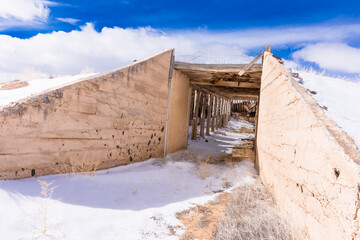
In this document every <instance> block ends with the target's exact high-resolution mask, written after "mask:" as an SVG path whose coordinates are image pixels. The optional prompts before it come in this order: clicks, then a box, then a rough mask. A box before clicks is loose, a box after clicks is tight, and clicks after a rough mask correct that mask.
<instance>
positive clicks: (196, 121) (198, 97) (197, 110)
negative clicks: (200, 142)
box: [191, 90, 201, 140]
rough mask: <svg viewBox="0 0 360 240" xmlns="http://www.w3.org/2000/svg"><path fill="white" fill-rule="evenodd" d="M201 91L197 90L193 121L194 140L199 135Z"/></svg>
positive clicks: (192, 135) (192, 136)
mask: <svg viewBox="0 0 360 240" xmlns="http://www.w3.org/2000/svg"><path fill="white" fill-rule="evenodd" d="M200 95H201V94H200V92H199V91H197V90H195V99H194V104H195V106H194V109H195V112H194V118H193V122H192V134H191V139H192V140H196V136H197V124H198V116H199V105H200Z"/></svg>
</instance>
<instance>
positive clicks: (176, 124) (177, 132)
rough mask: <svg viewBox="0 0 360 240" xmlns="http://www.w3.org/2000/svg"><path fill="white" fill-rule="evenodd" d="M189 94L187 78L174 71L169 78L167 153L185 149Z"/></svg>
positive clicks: (187, 130) (187, 129)
mask: <svg viewBox="0 0 360 240" xmlns="http://www.w3.org/2000/svg"><path fill="white" fill-rule="evenodd" d="M190 94H191V93H190V82H189V78H188V77H187V76H185V75H184V74H182V73H181V72H180V71H177V70H175V69H174V70H173V74H172V78H171V93H170V96H171V97H170V114H169V128H168V129H169V130H168V131H169V132H168V143H167V153H173V152H176V151H178V150H181V149H184V148H186V147H187V139H188V132H189V111H190V99H189V97H190Z"/></svg>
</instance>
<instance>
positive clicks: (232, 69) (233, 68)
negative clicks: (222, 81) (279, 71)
mask: <svg viewBox="0 0 360 240" xmlns="http://www.w3.org/2000/svg"><path fill="white" fill-rule="evenodd" d="M247 65H248V64H195V63H186V62H178V61H175V63H174V68H175V69H177V70H180V71H181V70H184V71H204V72H224V73H238V72H239V71H241V70H242V69H244V68H245V67H246V66H247ZM251 67H252V69H251V70H254V71H262V64H252V65H251V66H250V67H249V69H250V68H251ZM249 69H248V70H249Z"/></svg>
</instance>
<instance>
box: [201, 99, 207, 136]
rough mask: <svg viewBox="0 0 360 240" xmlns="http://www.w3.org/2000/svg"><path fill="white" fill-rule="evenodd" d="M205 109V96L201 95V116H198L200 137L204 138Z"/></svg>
mask: <svg viewBox="0 0 360 240" xmlns="http://www.w3.org/2000/svg"><path fill="white" fill-rule="evenodd" d="M205 107H206V94H202V98H201V115H200V137H202V138H204V137H205V136H204V130H205Z"/></svg>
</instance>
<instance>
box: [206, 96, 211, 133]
mask: <svg viewBox="0 0 360 240" xmlns="http://www.w3.org/2000/svg"><path fill="white" fill-rule="evenodd" d="M207 102H208V110H207V119H206V136H210V119H211V114H212V98H211V95H210V94H209V95H208V101H207Z"/></svg>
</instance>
